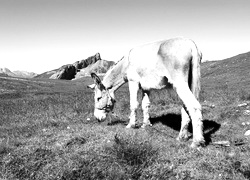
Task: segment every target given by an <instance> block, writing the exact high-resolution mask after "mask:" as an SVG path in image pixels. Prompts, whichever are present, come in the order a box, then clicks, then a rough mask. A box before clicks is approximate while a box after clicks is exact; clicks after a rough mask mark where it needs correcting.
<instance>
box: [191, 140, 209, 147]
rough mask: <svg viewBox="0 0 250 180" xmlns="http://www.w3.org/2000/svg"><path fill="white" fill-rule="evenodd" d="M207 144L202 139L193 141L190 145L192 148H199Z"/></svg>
mask: <svg viewBox="0 0 250 180" xmlns="http://www.w3.org/2000/svg"><path fill="white" fill-rule="evenodd" d="M205 145H206V143H205V141H204V140H202V141H197V142H192V144H191V146H190V147H191V148H192V149H196V148H197V149H199V148H200V147H205Z"/></svg>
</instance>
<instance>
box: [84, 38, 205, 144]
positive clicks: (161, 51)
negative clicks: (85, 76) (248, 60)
mask: <svg viewBox="0 0 250 180" xmlns="http://www.w3.org/2000/svg"><path fill="white" fill-rule="evenodd" d="M201 58H202V55H201V52H200V51H199V50H198V49H197V46H196V44H195V43H194V42H193V41H192V40H189V39H184V38H174V39H169V40H164V41H159V42H155V43H151V44H146V45H143V46H140V47H136V48H134V49H131V50H130V51H129V53H128V54H127V55H126V56H125V57H123V58H122V59H121V60H120V61H118V62H117V63H116V64H115V65H114V66H113V67H112V68H111V69H110V70H109V71H108V72H107V73H106V74H105V76H104V78H103V81H101V80H100V78H99V77H98V76H97V75H96V74H95V73H92V74H91V76H92V78H93V79H94V81H95V84H92V85H89V86H88V87H90V88H92V89H94V91H95V110H94V116H95V117H96V118H97V119H98V120H100V121H101V120H104V119H105V118H106V115H107V113H108V112H110V111H112V110H113V107H114V103H115V97H114V92H115V91H116V90H117V89H118V88H119V87H120V86H121V85H123V84H124V83H126V82H128V83H129V92H130V110H131V114H130V121H129V123H128V125H127V126H126V127H127V128H131V127H133V126H135V122H136V110H137V108H138V104H139V103H138V100H137V94H138V93H137V92H138V90H139V89H142V91H143V99H142V110H143V116H144V117H143V125H142V127H145V126H146V125H151V123H150V121H149V112H148V111H149V106H150V101H149V97H148V96H149V91H150V90H151V89H163V88H165V89H169V90H171V89H174V90H175V91H176V92H177V94H178V96H179V97H180V99H181V100H182V102H183V108H182V110H181V115H182V123H181V130H180V133H179V136H178V138H177V140H187V139H188V129H187V127H188V124H189V122H190V120H192V126H193V142H192V144H191V147H197V146H200V145H204V142H205V141H204V137H203V122H202V113H201V105H200V103H199V102H198V97H199V92H200V63H201Z"/></svg>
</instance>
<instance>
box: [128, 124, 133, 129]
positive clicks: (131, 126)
mask: <svg viewBox="0 0 250 180" xmlns="http://www.w3.org/2000/svg"><path fill="white" fill-rule="evenodd" d="M134 127H135V124H128V125H127V126H126V128H127V129H129V128H134Z"/></svg>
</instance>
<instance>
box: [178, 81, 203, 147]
mask: <svg viewBox="0 0 250 180" xmlns="http://www.w3.org/2000/svg"><path fill="white" fill-rule="evenodd" d="M175 88H176V92H177V94H178V95H179V97H180V99H181V100H182V101H183V104H184V107H185V110H186V111H187V113H188V114H189V117H190V118H191V120H192V126H193V142H192V144H191V147H192V148H195V147H198V146H203V145H204V144H205V140H204V137H203V122H202V114H201V105H200V103H199V102H198V100H197V99H196V98H195V96H194V94H193V93H192V92H191V90H190V89H189V87H188V84H187V83H185V82H182V83H181V82H178V84H177V85H175ZM183 126H184V125H183Z"/></svg>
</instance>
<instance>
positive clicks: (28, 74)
mask: <svg viewBox="0 0 250 180" xmlns="http://www.w3.org/2000/svg"><path fill="white" fill-rule="evenodd" d="M0 75H1V76H11V77H22V78H33V77H35V76H37V74H36V73H33V72H27V71H11V70H9V69H8V68H0Z"/></svg>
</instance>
